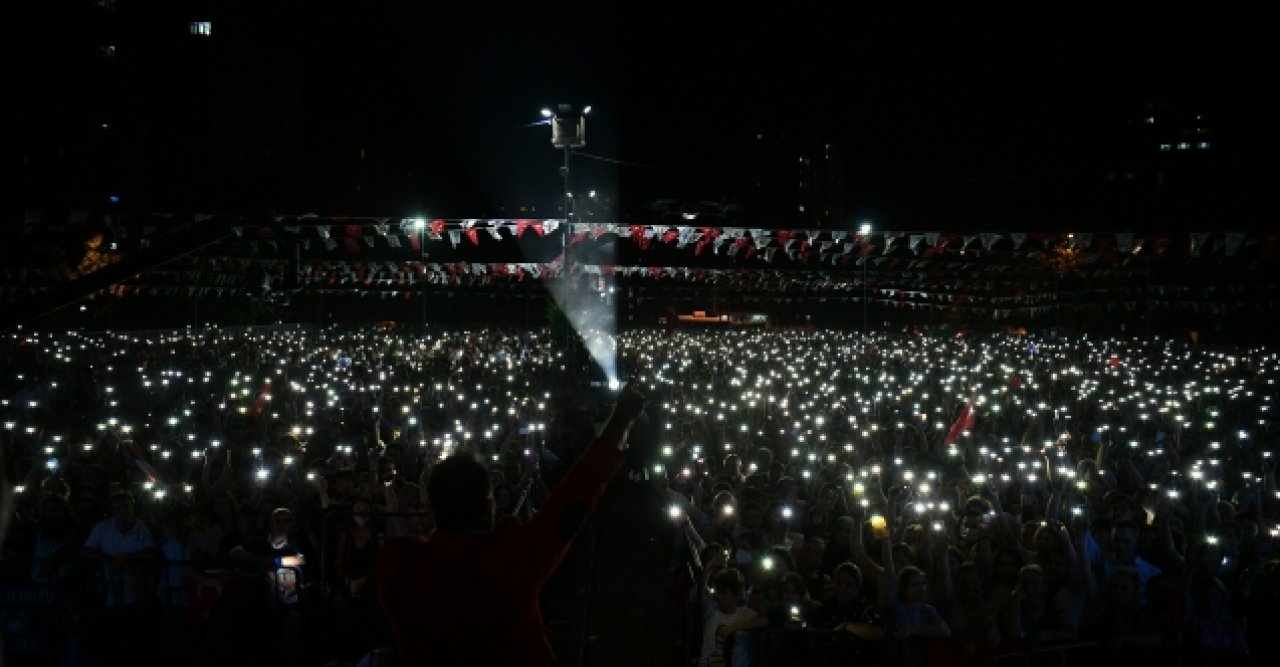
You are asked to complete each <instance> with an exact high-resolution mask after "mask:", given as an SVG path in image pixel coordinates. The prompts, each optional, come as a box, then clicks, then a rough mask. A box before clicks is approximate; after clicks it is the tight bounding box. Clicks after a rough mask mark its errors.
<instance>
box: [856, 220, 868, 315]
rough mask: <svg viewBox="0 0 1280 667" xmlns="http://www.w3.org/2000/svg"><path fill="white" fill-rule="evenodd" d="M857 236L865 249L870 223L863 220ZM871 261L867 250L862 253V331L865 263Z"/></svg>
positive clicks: (865, 278)
mask: <svg viewBox="0 0 1280 667" xmlns="http://www.w3.org/2000/svg"><path fill="white" fill-rule="evenodd" d="M858 236H859V237H861V239H862V247H863V248H864V249H865V248H866V245H867V242H868V241H870V237H871V223H869V222H864V223H862V225H861V226H860V227H858ZM870 263H871V255H870V254H868V253H867V252H865V251H864V252H863V253H862V331H863V333H864V334H865V333H866V331H867V264H870Z"/></svg>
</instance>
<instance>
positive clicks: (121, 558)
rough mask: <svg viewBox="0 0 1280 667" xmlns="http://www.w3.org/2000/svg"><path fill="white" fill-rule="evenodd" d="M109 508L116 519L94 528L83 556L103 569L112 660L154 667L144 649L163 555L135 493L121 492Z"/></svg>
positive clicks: (87, 540) (114, 494)
mask: <svg viewBox="0 0 1280 667" xmlns="http://www.w3.org/2000/svg"><path fill="white" fill-rule="evenodd" d="M110 503H111V516H110V517H109V518H106V519H103V520H102V521H99V522H98V524H97V525H95V526H94V527H93V531H92V532H90V533H89V537H88V539H86V540H85V543H84V548H83V549H82V550H81V556H82V557H83V558H85V559H87V560H95V561H98V562H100V563H101V564H102V576H103V581H104V588H105V591H106V600H105V602H106V608H105V609H104V611H103V621H104V623H103V630H104V631H105V636H106V637H107V640H108V646H110V651H111V658H112V659H113V661H115V662H117V664H123V663H125V662H128V663H129V664H151V662H149V661H148V655H149V652H148V651H147V650H146V649H145V647H146V646H147V641H146V638H147V636H148V635H149V633H150V625H151V622H152V616H153V609H154V607H153V605H152V600H153V598H152V595H153V594H154V592H155V591H154V589H153V588H152V587H151V586H150V585H149V584H150V583H151V582H152V581H154V575H155V572H154V571H153V568H154V566H155V565H157V564H158V562H157V557H158V555H159V551H158V549H157V547H156V542H155V539H154V538H153V537H152V535H151V530H150V529H149V528H147V524H146V523H144V522H142V521H141V520H139V519H138V516H137V512H136V511H135V506H134V500H133V494H131V493H129V492H128V491H117V492H115V493H113V494H112V495H111V499H110ZM140 661H141V662H140Z"/></svg>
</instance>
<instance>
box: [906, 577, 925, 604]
mask: <svg viewBox="0 0 1280 667" xmlns="http://www.w3.org/2000/svg"><path fill="white" fill-rule="evenodd" d="M927 593H928V586H927V585H926V584H925V580H924V576H923V575H920V574H913V575H911V576H910V577H909V578H908V579H907V585H906V590H905V591H904V596H905V599H906V601H907V602H924V601H925V596H926V594H927Z"/></svg>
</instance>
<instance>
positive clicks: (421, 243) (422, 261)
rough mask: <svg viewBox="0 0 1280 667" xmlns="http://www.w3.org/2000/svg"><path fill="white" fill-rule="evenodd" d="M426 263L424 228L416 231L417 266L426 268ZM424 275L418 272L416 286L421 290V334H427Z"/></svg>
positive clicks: (425, 233)
mask: <svg viewBox="0 0 1280 667" xmlns="http://www.w3.org/2000/svg"><path fill="white" fill-rule="evenodd" d="M426 263H427V230H426V227H425V226H424V227H422V228H420V229H418V264H419V265H420V266H426ZM423 277H425V273H423V272H422V271H419V276H418V286H419V289H421V290H422V333H423V334H424V335H425V334H426V332H427V287H426V283H425V281H423V280H422V278H423Z"/></svg>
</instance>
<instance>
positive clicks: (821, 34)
mask: <svg viewBox="0 0 1280 667" xmlns="http://www.w3.org/2000/svg"><path fill="white" fill-rule="evenodd" d="M125 4H126V3H124V2H122V3H121V7H122V11H123V8H124V6H125ZM134 4H139V3H134ZM141 4H148V3H141ZM150 4H155V3H150ZM179 4H180V3H179ZM507 4H509V5H510V6H506V5H507ZM615 4H620V3H585V2H584V3H567V2H557V3H504V5H501V8H499V7H500V5H498V4H496V3H494V4H489V3H485V4H484V6H483V8H482V9H480V8H478V7H480V5H479V4H477V3H470V2H468V3H462V2H456V3H444V2H441V3H437V2H431V3H422V2H407V1H406V2H395V3H392V2H388V3H354V2H338V1H336V0H329V1H327V2H325V1H313V2H303V1H302V0H295V1H294V2H292V3H280V5H278V6H275V5H273V7H275V9H272V10H268V9H263V6H262V5H261V4H260V3H250V2H239V3H219V4H218V5H217V6H216V9H215V10H214V12H222V13H221V14H220V15H219V14H215V16H216V17H217V18H216V20H215V28H214V37H213V38H212V39H222V40H228V41H230V40H237V41H238V42H240V43H237V44H235V45H233V47H232V49H231V50H232V51H235V53H236V58H234V59H231V60H230V61H227V62H224V61H225V60H226V59H225V58H224V59H223V60H218V59H217V58H215V59H214V61H213V64H212V67H213V71H215V72H217V74H216V77H217V81H218V84H217V86H218V87H215V88H214V89H215V90H217V91H218V95H217V96H218V98H219V99H217V100H215V101H214V102H213V104H212V108H213V110H212V111H208V112H207V114H208V115H207V117H201V118H203V120H202V121H201V122H208V123H209V124H210V126H212V127H216V128H221V129H219V130H217V131H215V132H213V133H211V136H214V137H215V141H216V144H217V145H218V146H230V147H231V148H225V149H221V152H218V153H217V157H216V158H215V159H213V160H210V161H209V164H208V165H207V166H206V167H205V169H206V171H205V172H201V176H200V177H199V178H196V177H192V178H190V179H188V180H187V181H185V182H177V181H176V182H175V185H174V187H173V188H172V190H174V191H177V192H184V193H186V196H185V198H183V197H180V198H177V199H175V200H174V201H175V202H176V205H177V206H178V207H179V208H182V207H185V208H218V207H219V206H222V207H226V206H251V205H252V206H263V207H268V208H276V209H287V210H290V211H293V212H301V211H302V210H303V209H304V208H309V209H311V210H315V211H316V212H321V213H354V214H369V215H412V214H415V213H425V214H428V215H443V216H449V217H483V216H488V215H500V216H510V217H514V216H515V215H516V214H515V212H514V211H513V209H512V208H511V207H512V206H517V205H520V204H524V203H533V204H537V205H538V206H539V213H538V214H539V215H544V213H543V212H544V211H546V210H547V208H546V206H547V204H549V203H550V202H549V200H550V199H551V198H552V197H554V196H556V194H557V193H558V192H559V191H560V189H561V188H560V182H559V176H558V174H557V167H558V165H559V163H560V160H561V155H560V154H559V153H557V152H556V151H555V150H553V149H552V147H551V146H550V131H549V129H548V128H546V127H544V126H535V127H528V124H529V123H531V122H532V121H535V120H537V119H538V110H539V109H540V108H542V107H544V106H549V105H553V104H555V103H558V102H574V103H581V104H591V105H593V107H594V110H593V113H592V116H591V117H590V119H589V124H588V147H587V148H586V149H585V151H584V152H585V153H587V154H589V155H592V156H597V157H599V158H606V159H607V160H600V159H594V158H588V157H580V158H577V159H576V160H575V170H574V178H575V180H576V181H577V182H579V183H580V184H581V185H582V187H584V188H586V187H591V188H596V189H598V190H601V191H602V192H607V193H612V194H614V195H615V196H616V197H618V200H619V202H620V209H621V210H620V212H619V214H620V215H619V217H621V218H624V219H626V218H628V217H633V216H636V215H638V214H640V215H642V212H643V209H644V206H645V204H647V203H648V202H651V201H652V200H655V199H659V198H664V197H674V198H680V199H691V200H734V199H739V198H741V194H742V192H743V191H744V189H749V185H750V183H751V179H749V178H746V177H747V176H751V175H753V174H752V169H753V167H752V164H751V162H750V149H751V143H752V140H753V139H754V138H755V136H756V134H757V132H760V131H762V130H763V131H772V132H778V131H785V132H789V133H791V134H793V135H797V136H798V135H803V134H805V133H809V136H812V137H819V136H820V137H822V138H823V140H826V139H827V138H831V139H833V140H834V141H836V142H837V143H838V145H839V146H840V147H841V148H842V152H841V155H842V158H843V160H844V182H845V191H846V197H845V206H844V208H845V213H846V214H847V216H848V217H849V219H855V218H874V219H875V220H876V221H877V224H881V225H885V226H889V227H898V228H917V229H919V228H948V227H955V226H970V227H973V226H979V227H986V228H1004V229H1010V228H1035V227H1037V226H1054V225H1066V224H1074V225H1081V224H1084V225H1089V224H1093V225H1095V226H1097V227H1106V226H1110V225H1116V224H1122V223H1124V222H1131V223H1132V224H1133V225H1134V226H1141V225H1143V224H1171V225H1174V226H1179V225H1181V226H1185V225H1191V226H1195V225H1197V224H1204V226H1206V227H1209V226H1222V225H1227V224H1234V226H1236V227H1240V228H1246V227H1253V226H1257V225H1259V224H1261V222H1259V220H1260V219H1262V218H1264V217H1266V216H1268V215H1269V214H1272V213H1274V204H1272V203H1271V202H1270V199H1271V198H1270V197H1269V195H1268V188H1269V187H1270V184H1271V182H1272V181H1273V180H1274V178H1273V177H1274V176H1275V175H1276V174H1275V171H1276V169H1275V167H1274V166H1273V163H1274V157H1275V151H1276V146H1277V144H1276V131H1275V121H1274V119H1275V118H1277V117H1280V114H1278V113H1277V112H1280V109H1278V108H1277V106H1278V105H1277V96H1276V95H1275V94H1274V92H1273V90H1272V88H1273V86H1274V82H1275V81H1276V80H1280V77H1277V76H1276V75H1277V72H1276V71H1275V66H1274V65H1273V64H1272V62H1271V61H1272V59H1270V58H1267V57H1266V55H1267V51H1268V49H1267V48H1266V45H1267V44H1269V43H1271V42H1272V41H1273V37H1272V36H1273V35H1274V34H1275V28H1276V25H1275V22H1274V21H1273V20H1270V19H1269V18H1265V17H1266V13H1265V12H1264V11H1263V10H1262V9H1248V10H1240V9H1237V10H1226V9H1222V8H1220V7H1218V4H1219V3H1205V2H1201V3H1191V4H1187V3H1177V4H1172V3H1164V4H1165V5H1167V6H1157V5H1155V4H1151V5H1150V6H1148V7H1146V8H1142V9H1116V8H1114V7H1106V8H1105V9H1101V10H1096V11H1094V10H1084V9H1080V8H1079V7H1078V6H1077V5H1076V3H1073V4H1072V5H1071V6H1070V7H1068V6H1066V5H1055V8H1053V9H1048V10H1046V9H1044V8H1042V5H1046V4H1048V3H1019V4H1023V5H1032V4H1034V5H1035V6H1036V8H1035V9H1023V8H1020V9H1016V10H1011V11H1010V10H1006V9H1005V7H1004V6H1003V5H1004V3H963V4H956V3H952V4H950V5H949V6H948V7H947V8H945V9H932V10H929V11H924V10H910V9H903V8H901V7H898V6H897V5H899V4H901V3H874V4H876V5H881V4H883V5H888V4H892V5H894V7H879V6H875V7H870V8H868V7H867V6H866V5H868V4H872V3H839V4H838V5H835V6H825V7H823V8H822V9H815V10H807V9H803V8H801V7H800V6H799V5H798V4H783V3H769V4H766V5H761V6H760V8H759V9H752V8H748V5H734V6H733V11H727V9H726V8H728V7H729V6H728V5H723V6H722V7H721V8H716V9H711V8H695V9H690V8H688V7H681V6H680V5H671V6H663V5H662V4H661V3H629V4H628V5H627V6H626V7H623V8H619V7H617V6H615ZM686 4H694V3H686ZM996 4H1001V5H1002V6H1001V7H996V6H995V5H996ZM162 5H163V6H169V7H172V6H176V5H170V4H167V3H160V4H159V5H156V6H162ZM846 5H847V7H846ZM148 6H150V5H149V4H148ZM1007 6H1008V7H1016V6H1018V5H1017V4H1014V3H1009V4H1008V5H1007ZM175 11H176V10H175ZM137 15H138V14H135V15H134V16H137ZM146 16H148V17H150V16H152V15H151V14H146ZM178 19H179V20H185V19H182V17H178ZM145 20H149V21H156V19H153V18H147V19H145ZM158 25H159V24H158V23H157V25H151V26H146V25H144V26H142V27H140V28H137V29H136V30H135V31H134V33H133V35H134V41H133V42H128V46H129V48H132V45H133V44H142V43H144V42H146V41H147V40H148V39H149V37H147V35H148V34H151V33H154V32H156V31H157V30H159V27H158ZM177 25H178V26H179V32H181V25H182V24H181V23H178V24H177ZM87 30H88V29H82V28H76V29H74V30H70V31H68V30H67V29H66V28H65V26H64V27H63V28H61V29H55V30H51V34H54V35H56V36H58V39H60V40H62V41H61V42H59V41H58V40H57V39H55V40H53V43H54V44H58V43H62V44H67V43H74V42H75V40H76V39H80V38H81V37H82V36H83V33H84V32H86V31H87ZM69 32H70V33H71V34H70V36H68V33H69ZM34 34H37V35H38V34H40V32H39V31H35V33H34ZM45 48H58V47H45ZM32 53H34V54H35V55H32V56H30V58H31V60H30V62H33V63H34V62H36V61H38V60H40V59H41V58H43V57H44V56H47V55H50V52H48V51H45V52H41V51H40V49H39V47H37V48H35V49H34V50H33V51H32ZM124 53H125V55H124V56H122V58H127V57H129V52H128V51H125V52H124ZM165 57H166V56H165V53H164V51H163V50H162V49H153V50H152V52H151V53H149V54H148V55H147V58H150V59H155V61H156V63H162V62H164V60H165ZM122 62H123V60H122ZM171 69H172V67H171ZM45 70H46V66H43V65H41V66H35V65H33V66H32V67H30V68H29V70H28V71H29V75H30V76H29V80H30V82H31V83H32V85H33V89H35V90H37V93H35V94H33V95H32V96H31V98H32V99H33V100H35V102H33V103H32V104H29V105H26V107H24V113H25V116H24V119H25V120H20V122H28V123H33V124H36V123H38V122H44V123H48V122H51V121H47V120H41V121H36V120H34V119H35V118H38V117H40V116H41V114H40V113H39V111H40V104H41V101H40V100H42V99H44V97H45V96H48V94H49V93H48V91H50V90H53V89H54V88H56V86H57V85H58V84H56V83H50V82H49V81H48V78H49V77H47V76H45V74H47V71H45ZM143 70H144V71H145V72H147V73H146V74H142V75H139V76H138V80H136V81H133V82H132V83H131V85H132V86H133V87H132V88H130V89H129V90H130V91H131V92H130V95H131V99H133V98H137V99H141V100H143V101H142V102H137V101H134V102H130V103H131V104H134V105H135V106H134V107H132V108H133V109H135V110H138V109H143V110H145V109H152V108H156V107H159V106H162V105H163V104H164V102H165V100H170V102H171V105H172V106H173V107H176V109H175V111H176V113H170V114H167V115H166V116H165V117H166V118H177V119H179V120H171V121H164V120H157V121H156V122H155V123H153V126H150V127H148V128H147V131H146V132H139V133H137V136H136V137H134V138H133V139H132V141H131V142H126V143H128V149H129V150H131V151H134V152H137V153H139V154H142V153H147V152H148V151H150V152H153V153H154V152H156V151H158V150H160V149H158V148H157V147H159V146H168V145H169V144H171V143H174V142H172V141H170V139H172V137H171V136H170V135H174V136H176V135H180V134H182V133H183V132H184V128H183V126H182V123H183V122H187V121H186V120H183V119H185V118H187V115H186V113H185V112H183V110H182V109H183V105H181V104H175V103H172V100H173V99H174V95H175V94H174V93H172V92H171V90H170V88H167V87H165V86H157V85H155V84H156V82H157V80H160V79H166V80H168V79H180V78H181V77H182V72H176V73H175V72H173V71H167V70H165V69H164V66H163V65H161V64H154V65H151V64H148V65H147V66H146V67H145V68H143ZM153 77H154V78H155V79H156V80H152V78H153ZM182 94H189V93H182V92H179V93H177V95H178V96H179V97H180V95H182ZM59 95H60V96H61V97H62V98H63V99H65V98H66V97H67V93H66V92H65V91H63V92H61V93H56V94H54V95H53V96H54V97H58V96H59ZM1150 102H1154V103H1157V104H1168V105H1170V107H1169V108H1171V109H1174V110H1177V111H1178V113H1182V114H1184V115H1187V114H1191V113H1203V114H1204V115H1205V116H1206V117H1207V120H1206V122H1207V123H1208V124H1209V125H1210V127H1211V128H1212V133H1213V134H1212V139H1213V144H1214V149H1213V150H1212V151H1209V152H1208V153H1207V154H1205V155H1203V156H1197V160H1198V162H1196V163H1195V164H1193V165H1191V166H1187V165H1184V164H1178V163H1173V162H1168V163H1166V161H1167V160H1169V159H1171V158H1178V157H1181V156H1171V155H1161V154H1159V153H1158V152H1156V151H1155V150H1154V149H1153V148H1152V146H1154V140H1151V139H1149V138H1144V136H1145V135H1143V134H1141V133H1142V131H1143V128H1141V127H1135V124H1138V123H1140V118H1142V117H1143V116H1144V115H1145V114H1146V111H1145V105H1146V104H1147V103H1150ZM190 106H191V105H187V107H186V108H190ZM246 109H247V110H246ZM135 115H136V114H135ZM226 118H235V119H238V120H235V121H227V120H226ZM166 123H168V124H167V125H166ZM32 127H33V128H34V127H35V125H33V126H32ZM42 127H43V128H44V130H45V132H46V133H51V134H57V133H58V132H57V128H56V127H55V128H54V130H53V131H50V130H49V127H50V126H47V125H45V126H42ZM35 134H39V132H35ZM237 142H239V143H237ZM241 144H243V145H241ZM264 145H269V146H270V147H271V150H270V151H269V152H262V153H258V154H255V152H254V151H255V150H258V149H259V148H260V147H261V146H264ZM197 148H198V147H197ZM357 148H368V149H369V150H370V152H371V154H372V155H373V157H372V158H371V159H370V161H369V163H368V164H370V165H377V164H380V163H379V162H378V160H379V159H381V156H383V155H388V154H395V155H398V156H400V157H399V158H397V159H399V160H401V162H400V163H396V164H400V165H401V166H403V165H404V164H408V165H410V168H411V169H415V170H417V173H416V175H415V178H416V180H414V181H412V183H410V184H398V183H397V184H392V183H390V182H389V180H390V178H389V177H386V176H385V174H383V173H382V172H378V171H377V170H376V169H375V168H374V167H369V166H367V165H363V166H349V165H348V164H347V162H349V161H350V158H351V154H353V153H354V152H355V150H356V149H357ZM164 150H168V149H167V148H166V149H164ZM175 150H176V149H175ZM191 150H197V149H195V148H193V149H191ZM197 153H198V151H197ZM174 155H183V154H181V153H172V154H169V153H165V154H164V156H162V157H156V158H153V159H150V160H149V161H148V160H145V159H142V158H138V159H137V162H138V163H139V164H141V165H142V166H139V167H137V168H136V169H134V170H133V171H128V170H122V172H121V173H129V174H132V176H131V177H132V178H134V179H139V180H150V179H158V178H161V177H167V176H168V175H169V174H171V173H173V172H175V171H180V170H176V169H174V168H173V166H172V164H167V163H166V162H165V160H170V161H171V162H172V161H174V160H177V164H180V165H181V164H183V163H182V160H181V158H175V157H173V156H174ZM255 155H256V157H255ZM129 164H132V163H129ZM354 169H370V170H371V171H369V173H368V174H367V175H366V177H365V178H366V180H368V179H373V180H377V181H379V182H378V183H374V184H373V186H372V188H370V190H368V191H365V192H364V193H363V194H362V196H361V197H355V198H350V197H348V198H343V197H341V196H336V195H334V194H333V193H334V192H338V191H341V190H342V187H341V186H345V184H346V182H345V181H343V178H345V176H344V174H347V173H349V171H350V170H354ZM387 169H388V170H390V171H393V172H394V171H395V169H392V168H391V167H387ZM1116 170H1119V171H1120V172H1124V171H1126V170H1130V171H1134V172H1136V173H1137V174H1138V180H1139V181H1142V179H1144V178H1147V179H1155V178H1157V176H1156V175H1157V174H1158V175H1159V176H1158V178H1160V179H1168V180H1167V182H1166V181H1162V182H1164V183H1165V186H1164V192H1166V193H1168V192H1171V191H1172V192H1177V193H1181V197H1182V198H1181V199H1179V198H1177V197H1171V196H1170V195H1169V194H1160V195H1159V196H1154V195H1152V194H1151V192H1152V191H1154V190H1152V189H1151V188H1147V190H1142V191H1141V192H1140V193H1138V194H1133V193H1130V194H1127V195H1123V196H1117V195H1116V194H1115V193H1112V192H1107V191H1105V190H1106V189H1105V188H1102V189H1101V190H1100V189H1099V186H1098V184H1099V183H1100V182H1102V181H1103V176H1104V175H1105V174H1106V173H1107V172H1108V171H1116ZM33 173H34V174H35V175H33V176H31V178H32V180H33V181H35V182H37V183H38V184H39V182H40V181H41V179H42V178H43V176H41V175H40V173H42V172H38V170H35V171H33ZM396 173H399V172H396ZM237 178H239V179H240V180H239V181H237V180H235V179H237ZM382 181H388V182H382ZM1151 182H1155V181H1154V180H1152V181H1151ZM209 183H217V184H219V185H218V186H217V187H214V186H212V185H210V186H208V187H202V186H201V184H209ZM222 184H227V185H225V186H223V185H222ZM1188 184H1191V185H1193V186H1194V187H1188ZM123 187H126V188H127V187H128V184H127V183H126V184H124V186H123ZM1197 188H1198V189H1197ZM37 189H38V188H37ZM574 189H575V190H576V189H578V187H575V188H574ZM1138 190H1141V188H1138ZM232 191H237V192H239V191H244V192H250V193H251V195H244V196H242V197H239V198H236V197H230V196H228V198H227V199H226V200H219V197H220V196H221V195H222V194H223V193H226V192H232ZM1135 192H1137V190H1135ZM55 198H56V195H55ZM138 199H140V200H142V201H140V202H139V201H137V200H138ZM152 199H154V201H151V200H152ZM54 203H55V204H56V203H58V202H54ZM135 203H136V204H137V205H139V206H142V207H150V208H155V207H157V206H160V205H161V201H160V199H157V198H155V197H152V196H151V195H148V196H139V197H137V198H135ZM164 203H170V202H164ZM500 207H501V208H500ZM1169 213H1173V214H1176V216H1181V217H1180V219H1178V220H1167V219H1165V218H1162V216H1166V215H1167V214H1169ZM1206 216H1208V217H1214V218H1220V219H1215V220H1208V219H1206ZM547 217H552V216H551V215H547ZM1234 221H1243V222H1239V223H1236V222H1234Z"/></svg>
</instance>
